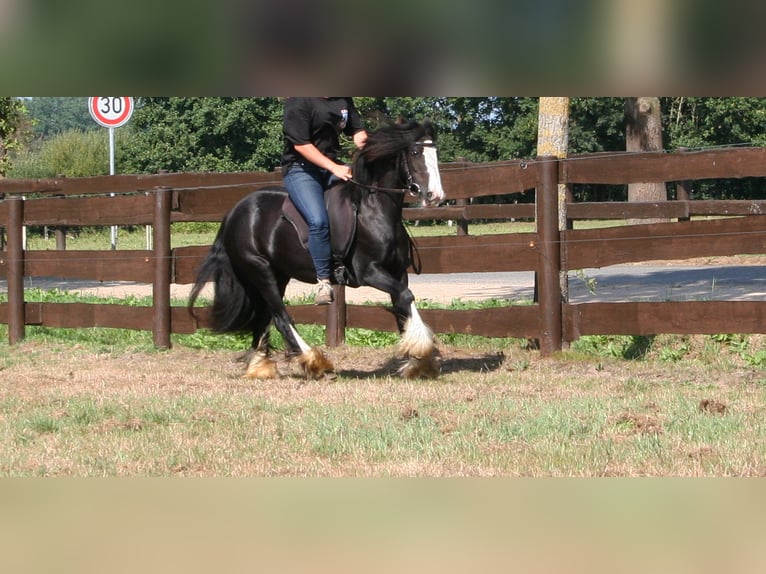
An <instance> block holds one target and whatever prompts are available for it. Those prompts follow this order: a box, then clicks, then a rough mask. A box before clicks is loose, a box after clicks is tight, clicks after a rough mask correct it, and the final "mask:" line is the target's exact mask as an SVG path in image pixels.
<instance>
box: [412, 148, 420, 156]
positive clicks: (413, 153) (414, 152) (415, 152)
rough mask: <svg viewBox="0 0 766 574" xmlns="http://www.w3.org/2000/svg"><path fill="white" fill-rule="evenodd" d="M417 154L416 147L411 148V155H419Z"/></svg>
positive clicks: (418, 151) (418, 152)
mask: <svg viewBox="0 0 766 574" xmlns="http://www.w3.org/2000/svg"><path fill="white" fill-rule="evenodd" d="M419 154H420V150H419V149H418V148H413V150H412V155H419Z"/></svg>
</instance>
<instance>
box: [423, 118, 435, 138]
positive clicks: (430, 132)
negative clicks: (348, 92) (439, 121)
mask: <svg viewBox="0 0 766 574" xmlns="http://www.w3.org/2000/svg"><path fill="white" fill-rule="evenodd" d="M421 126H422V127H423V132H424V133H425V137H426V138H428V139H431V140H432V141H436V126H434V124H433V122H432V121H431V120H430V119H428V118H426V119H424V120H423V122H422V123H421Z"/></svg>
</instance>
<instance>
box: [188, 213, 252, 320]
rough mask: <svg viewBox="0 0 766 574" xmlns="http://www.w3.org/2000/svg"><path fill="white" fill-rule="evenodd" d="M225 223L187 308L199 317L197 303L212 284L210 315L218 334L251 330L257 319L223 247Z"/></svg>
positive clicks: (206, 258)
mask: <svg viewBox="0 0 766 574" xmlns="http://www.w3.org/2000/svg"><path fill="white" fill-rule="evenodd" d="M225 223H226V222H225V221H224V222H223V223H222V224H221V228H220V229H219V230H218V235H216V238H215V241H214V242H213V245H212V247H211V248H210V252H209V253H208V254H207V256H206V257H205V259H204V260H203V261H202V264H201V265H200V267H199V270H198V271H197V280H196V282H195V283H194V286H193V287H192V290H191V292H190V293H189V302H188V304H187V308H188V310H189V313H191V315H192V316H193V317H195V318H196V317H197V315H196V314H195V312H194V303H195V301H196V300H197V298H198V297H199V295H200V293H201V292H202V289H204V287H205V285H206V284H207V283H210V282H212V283H213V285H214V287H215V291H214V296H213V305H212V308H211V314H210V325H211V327H212V329H213V330H214V331H216V332H219V333H236V332H243V331H249V329H250V325H251V324H252V321H253V318H254V308H253V304H252V302H251V301H250V298H249V297H248V295H247V291H246V290H245V287H244V285H243V284H242V282H241V281H240V280H239V278H238V277H237V274H236V272H235V271H234V268H233V267H232V264H231V259H229V255H228V254H227V253H226V250H225V249H224V247H223V239H222V234H223V228H224V225H225Z"/></svg>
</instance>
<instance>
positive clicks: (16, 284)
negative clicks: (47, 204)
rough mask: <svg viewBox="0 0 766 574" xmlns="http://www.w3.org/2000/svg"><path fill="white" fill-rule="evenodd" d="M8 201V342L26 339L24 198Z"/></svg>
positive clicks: (17, 197)
mask: <svg viewBox="0 0 766 574" xmlns="http://www.w3.org/2000/svg"><path fill="white" fill-rule="evenodd" d="M6 201H7V202H8V343H9V344H11V345H15V344H16V343H19V342H21V340H22V339H24V335H25V329H24V325H25V317H24V198H23V197H21V196H18V195H15V196H9V197H7V198H6Z"/></svg>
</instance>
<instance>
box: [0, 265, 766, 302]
mask: <svg viewBox="0 0 766 574" xmlns="http://www.w3.org/2000/svg"><path fill="white" fill-rule="evenodd" d="M25 285H26V286H27V287H30V288H43V289H62V290H67V291H73V292H81V293H95V294H99V295H104V296H125V295H137V296H142V295H151V292H152V288H151V285H146V284H136V283H131V282H122V281H104V282H94V281H71V280H62V279H56V278H40V277H27V278H26V280H25ZM533 286H534V275H533V273H531V272H516V273H454V274H450V275H428V274H425V275H412V276H411V277H410V287H411V289H412V291H413V293H415V296H416V297H417V298H418V299H430V300H433V301H437V302H442V303H449V302H450V301H452V300H453V299H463V300H482V299H491V298H500V299H508V300H510V301H529V300H531V299H532V293H533V288H534V287H533ZM311 290H312V286H310V285H305V284H301V283H291V284H290V285H289V286H288V291H287V297H289V298H292V297H297V296H301V295H305V294H308V293H311ZM6 291H7V285H6V282H5V281H0V293H4V292H6ZM188 291H189V286H188V285H173V286H172V292H171V296H172V297H174V298H176V297H177V298H185V297H186V295H187V294H188ZM346 297H347V300H348V301H349V302H351V303H357V302H364V301H381V302H386V301H387V296H386V295H384V294H382V293H380V292H379V291H376V290H374V289H369V288H361V289H349V290H348V291H347V296H346ZM760 299H764V300H766V266H760V265H727V266H718V265H709V266H694V267H692V266H678V265H673V266H669V265H666V266H655V265H616V266H612V267H606V268H603V269H586V270H584V271H583V272H582V273H571V274H570V276H569V300H570V301H571V302H572V303H584V302H596V301H602V302H608V301H613V302H614V301H712V300H741V301H744V300H760Z"/></svg>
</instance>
